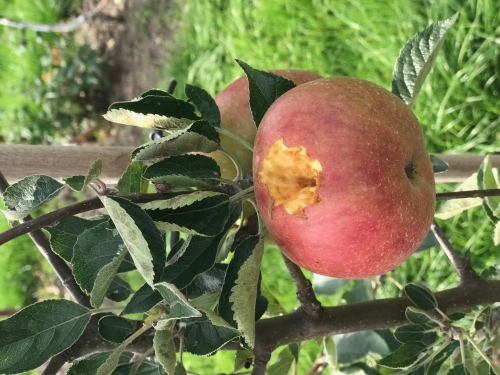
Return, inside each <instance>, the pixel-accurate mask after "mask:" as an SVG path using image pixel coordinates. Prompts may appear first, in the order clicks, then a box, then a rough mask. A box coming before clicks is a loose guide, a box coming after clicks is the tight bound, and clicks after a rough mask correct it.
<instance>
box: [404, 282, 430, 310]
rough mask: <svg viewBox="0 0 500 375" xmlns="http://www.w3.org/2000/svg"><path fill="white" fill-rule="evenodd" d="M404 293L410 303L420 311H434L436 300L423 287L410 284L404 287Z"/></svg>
mask: <svg viewBox="0 0 500 375" xmlns="http://www.w3.org/2000/svg"><path fill="white" fill-rule="evenodd" d="M404 290H405V293H406V295H407V296H408V298H409V299H411V300H412V302H413V303H414V304H415V305H416V306H417V307H418V308H421V309H422V310H425V311H428V310H434V309H435V308H437V307H438V305H437V301H436V298H435V297H434V295H433V294H432V292H431V291H430V290H429V289H428V288H426V287H425V286H422V285H418V284H414V283H410V284H407V285H405V288H404Z"/></svg>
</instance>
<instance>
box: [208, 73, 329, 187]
mask: <svg viewBox="0 0 500 375" xmlns="http://www.w3.org/2000/svg"><path fill="white" fill-rule="evenodd" d="M271 72H272V73H274V74H277V75H280V76H282V77H284V78H287V79H290V80H292V81H293V82H294V83H295V84H296V85H297V86H298V85H301V84H303V83H305V82H309V81H312V80H315V79H318V78H322V77H321V76H320V75H318V74H316V73H312V72H308V71H305V70H293V69H289V70H271ZM215 102H216V103H217V105H218V106H219V109H220V113H221V127H222V128H224V129H227V130H229V131H231V132H233V133H234V134H236V135H237V136H238V137H240V138H242V139H243V140H245V141H247V142H248V143H250V144H251V145H253V142H254V139H255V133H256V131H257V128H256V127H255V123H254V121H253V118H252V113H251V111H250V105H249V92H248V80H247V77H246V76H243V77H240V78H238V79H237V80H236V81H234V82H232V83H231V84H229V86H227V87H226V88H225V89H224V90H222V91H221V92H220V93H219V94H218V95H217V96H216V97H215ZM220 140H221V141H220V143H221V145H222V147H224V148H226V149H227V150H228V151H229V152H231V153H232V154H233V155H234V156H235V157H236V158H237V159H238V160H239V162H240V163H241V165H242V168H243V171H242V172H243V176H245V175H246V174H247V173H248V172H249V171H250V170H251V169H252V152H251V151H250V150H248V149H247V148H245V147H244V146H242V145H241V144H240V143H238V142H237V141H235V140H233V139H231V138H229V137H227V136H226V135H224V134H221V135H220ZM209 156H211V157H213V158H214V159H215V160H216V161H217V163H218V164H219V165H220V166H221V172H222V177H223V178H228V179H233V178H234V177H235V176H236V169H235V167H234V164H233V163H232V162H231V160H230V159H229V158H228V157H227V156H226V155H225V154H224V153H222V152H220V151H216V152H214V153H211V154H210V155H209Z"/></svg>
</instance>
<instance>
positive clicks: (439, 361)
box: [427, 340, 460, 375]
mask: <svg viewBox="0 0 500 375" xmlns="http://www.w3.org/2000/svg"><path fill="white" fill-rule="evenodd" d="M459 347H460V342H459V341H458V340H457V341H454V342H452V343H451V344H450V345H448V346H447V347H446V348H445V349H444V350H443V351H442V352H441V353H439V355H438V356H437V357H436V358H434V361H433V362H432V363H431V365H430V366H429V368H428V370H427V375H437V374H438V372H439V369H440V368H441V366H442V365H443V363H444V361H445V360H446V359H448V358H449V357H450V355H451V354H452V353H453V352H454V351H455V349H457V348H459Z"/></svg>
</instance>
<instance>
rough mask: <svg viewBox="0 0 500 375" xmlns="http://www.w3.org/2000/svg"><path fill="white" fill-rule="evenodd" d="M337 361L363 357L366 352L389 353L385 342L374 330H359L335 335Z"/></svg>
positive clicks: (345, 362) (349, 361)
mask: <svg viewBox="0 0 500 375" xmlns="http://www.w3.org/2000/svg"><path fill="white" fill-rule="evenodd" d="M333 339H334V340H335V344H336V347H337V356H338V362H339V363H343V364H347V363H352V362H354V361H357V360H358V359H360V358H363V357H365V356H366V355H367V354H368V353H370V352H372V353H378V354H381V355H386V354H388V353H390V350H389V348H388V346H387V343H386V342H385V341H384V339H383V338H382V337H380V336H379V335H378V334H376V333H375V332H374V331H361V332H354V333H346V334H341V335H336V336H335V337H334V338H333Z"/></svg>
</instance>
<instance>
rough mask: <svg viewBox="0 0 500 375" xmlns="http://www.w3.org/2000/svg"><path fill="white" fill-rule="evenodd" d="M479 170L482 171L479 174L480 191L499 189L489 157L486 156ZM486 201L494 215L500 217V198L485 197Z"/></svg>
mask: <svg viewBox="0 0 500 375" xmlns="http://www.w3.org/2000/svg"><path fill="white" fill-rule="evenodd" d="M479 168H480V170H481V173H480V174H478V185H479V187H480V189H498V188H499V186H498V183H497V180H496V179H495V175H494V174H493V167H492V166H491V160H490V156H489V155H488V156H486V158H485V159H484V161H483V162H482V163H481V166H480V167H479ZM480 177H481V178H482V180H481V181H479V178H480ZM484 200H485V201H486V203H487V205H488V207H489V208H490V210H491V211H492V213H493V215H494V216H496V217H500V197H485V198H484Z"/></svg>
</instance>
